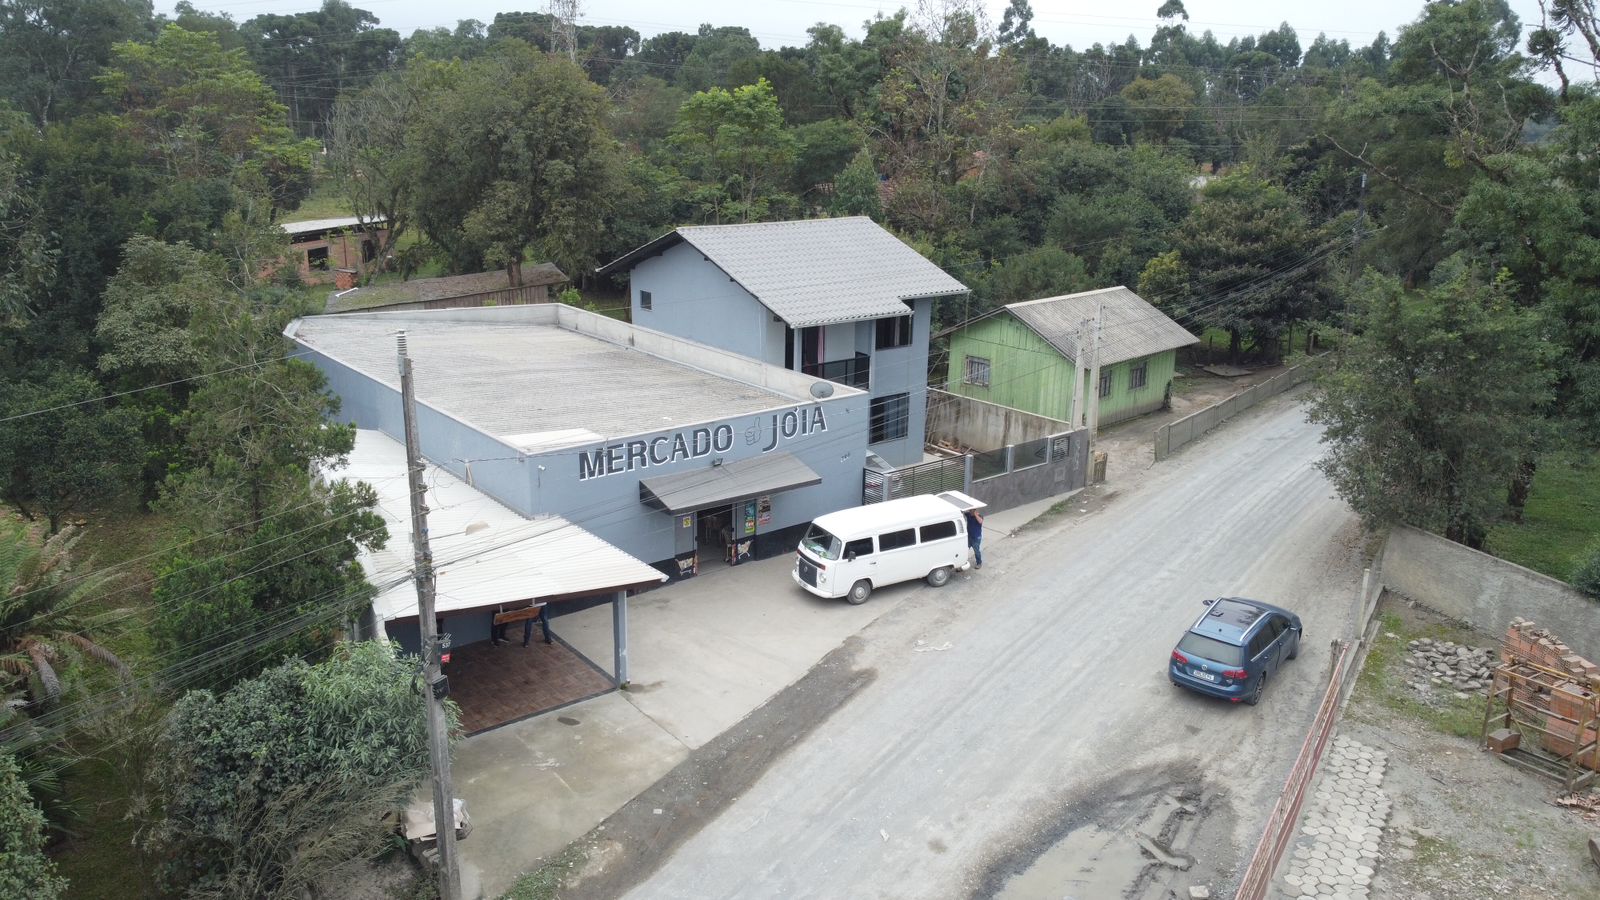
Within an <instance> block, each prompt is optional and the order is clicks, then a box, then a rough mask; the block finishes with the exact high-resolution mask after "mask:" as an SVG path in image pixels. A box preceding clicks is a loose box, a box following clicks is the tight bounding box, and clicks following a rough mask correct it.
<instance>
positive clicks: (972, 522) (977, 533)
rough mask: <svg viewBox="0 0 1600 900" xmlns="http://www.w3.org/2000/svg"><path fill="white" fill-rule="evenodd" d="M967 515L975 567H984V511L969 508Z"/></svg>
mask: <svg viewBox="0 0 1600 900" xmlns="http://www.w3.org/2000/svg"><path fill="white" fill-rule="evenodd" d="M966 516H967V546H968V547H971V548H972V561H973V568H975V569H981V568H983V513H980V512H978V511H977V510H975V509H969V510H967V512H966Z"/></svg>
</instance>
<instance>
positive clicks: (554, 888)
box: [500, 841, 589, 900]
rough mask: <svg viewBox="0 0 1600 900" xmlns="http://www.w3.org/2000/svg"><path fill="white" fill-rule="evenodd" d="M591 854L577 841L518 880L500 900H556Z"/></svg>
mask: <svg viewBox="0 0 1600 900" xmlns="http://www.w3.org/2000/svg"><path fill="white" fill-rule="evenodd" d="M588 861H589V853H588V851H587V850H585V849H583V848H582V847H580V846H579V845H578V843H577V842H576V841H575V842H573V843H572V844H570V845H568V846H567V849H565V850H563V851H561V852H560V853H559V854H557V855H556V858H555V859H552V860H550V861H549V862H547V863H545V864H544V865H543V866H541V867H539V868H538V869H537V870H535V871H532V872H529V873H528V874H526V875H524V876H522V877H521V878H518V879H517V883H516V884H513V885H512V886H511V890H509V891H506V892H505V893H504V894H501V895H500V900H555V898H556V897H557V896H559V892H560V891H561V889H562V888H563V887H565V886H566V883H567V877H568V876H569V875H571V874H572V873H573V872H575V871H577V870H579V869H581V868H583V864H584V863H586V862H588Z"/></svg>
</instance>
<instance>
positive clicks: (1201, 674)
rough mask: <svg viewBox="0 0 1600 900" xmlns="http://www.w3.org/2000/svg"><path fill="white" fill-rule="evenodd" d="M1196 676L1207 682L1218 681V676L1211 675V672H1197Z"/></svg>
mask: <svg viewBox="0 0 1600 900" xmlns="http://www.w3.org/2000/svg"><path fill="white" fill-rule="evenodd" d="M1194 674H1195V675H1197V676H1199V677H1201V678H1204V679H1205V680H1207V681H1216V680H1217V676H1215V675H1213V674H1211V673H1210V672H1196V673H1194Z"/></svg>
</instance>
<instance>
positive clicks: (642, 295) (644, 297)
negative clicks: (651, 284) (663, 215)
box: [639, 291, 650, 309]
mask: <svg viewBox="0 0 1600 900" xmlns="http://www.w3.org/2000/svg"><path fill="white" fill-rule="evenodd" d="M639 308H640V309H649V308H650V292H649V291H640V292H639Z"/></svg>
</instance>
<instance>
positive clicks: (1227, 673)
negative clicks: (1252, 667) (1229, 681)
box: [1222, 669, 1250, 678]
mask: <svg viewBox="0 0 1600 900" xmlns="http://www.w3.org/2000/svg"><path fill="white" fill-rule="evenodd" d="M1249 676H1250V673H1249V672H1246V671H1245V670H1243V669H1225V670H1224V671H1223V673H1222V677H1223V678H1248V677H1249Z"/></svg>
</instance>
